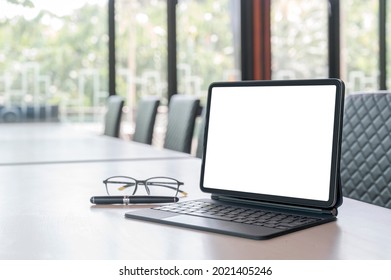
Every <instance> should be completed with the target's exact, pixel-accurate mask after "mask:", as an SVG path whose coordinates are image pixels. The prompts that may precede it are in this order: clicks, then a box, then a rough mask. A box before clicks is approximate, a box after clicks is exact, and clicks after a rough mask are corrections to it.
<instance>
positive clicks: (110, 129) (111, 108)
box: [103, 95, 124, 137]
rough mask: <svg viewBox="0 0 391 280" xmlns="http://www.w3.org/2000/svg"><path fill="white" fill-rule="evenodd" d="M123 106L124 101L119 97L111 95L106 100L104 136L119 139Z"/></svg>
mask: <svg viewBox="0 0 391 280" xmlns="http://www.w3.org/2000/svg"><path fill="white" fill-rule="evenodd" d="M123 106H124V100H123V98H122V97H120V96H117V95H111V96H109V98H108V99H107V112H106V115H105V128H104V132H103V134H104V135H107V136H112V137H119V135H120V127H121V118H122V108H123Z"/></svg>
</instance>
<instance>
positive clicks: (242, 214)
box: [153, 201, 319, 229]
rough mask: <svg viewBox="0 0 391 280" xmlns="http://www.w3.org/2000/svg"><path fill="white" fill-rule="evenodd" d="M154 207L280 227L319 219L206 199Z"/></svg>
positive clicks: (283, 227) (294, 225) (284, 227)
mask: <svg viewBox="0 0 391 280" xmlns="http://www.w3.org/2000/svg"><path fill="white" fill-rule="evenodd" d="M153 209H156V210H161V211H166V212H173V213H180V214H186V215H193V216H200V217H207V218H213V219H218V220H224V221H232V222H236V223H244V224H251V225H257V226H264V227H270V228H278V229H289V228H293V227H296V226H303V225H305V224H308V223H313V222H316V221H317V220H319V219H318V218H314V217H308V216H302V215H294V214H287V213H281V212H277V211H270V210H259V209H256V208H246V207H238V206H230V205H222V204H214V203H210V202H204V201H184V202H180V203H172V204H168V205H163V206H159V207H155V208H153Z"/></svg>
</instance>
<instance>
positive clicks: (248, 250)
mask: <svg viewBox="0 0 391 280" xmlns="http://www.w3.org/2000/svg"><path fill="white" fill-rule="evenodd" d="M200 164H201V161H200V160H199V159H195V158H183V159H165V160H163V159H160V160H141V161H114V162H104V161H100V162H78V163H64V164H60V163H58V164H39V165H37V164H34V165H19V166H12V165H10V166H0V181H1V184H0V193H1V200H0V201H1V203H0V259H145V260H147V259H170V260H173V259H187V260H188V259H390V258H391V234H390V233H391V211H390V210H389V209H385V208H381V207H378V206H373V205H370V204H366V203H362V202H358V201H354V200H351V199H344V204H343V205H342V206H341V207H340V210H339V215H338V219H337V221H336V222H331V223H328V224H324V225H320V226H316V227H313V228H309V229H306V230H302V231H298V232H294V233H291V234H288V235H284V236H281V237H277V238H274V239H271V240H264V241H256V240H249V239H244V238H239V237H231V236H225V235H221V234H215V233H208V232H203V231H198V230H191V229H186V228H179V227H174V226H167V225H161V224H154V223H150V222H143V221H136V220H129V219H125V218H124V214H125V213H126V212H127V211H130V210H132V209H137V208H140V207H143V206H93V205H91V204H90V202H89V198H90V197H91V196H93V195H104V194H105V193H104V185H103V183H102V180H103V179H105V178H106V177H109V176H112V175H129V176H134V177H136V178H139V179H145V178H148V177H151V176H156V175H166V176H171V177H174V178H177V179H179V180H182V181H183V182H184V183H185V185H184V187H183V188H184V189H185V190H187V191H188V192H189V197H188V199H196V198H200V197H209V196H208V195H207V194H203V193H201V191H200V190H199V186H198V184H199V173H200Z"/></svg>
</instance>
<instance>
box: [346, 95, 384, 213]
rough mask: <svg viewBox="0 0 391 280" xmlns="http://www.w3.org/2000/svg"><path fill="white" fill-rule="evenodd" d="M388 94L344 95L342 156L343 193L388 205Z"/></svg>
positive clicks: (377, 203) (350, 196)
mask: <svg viewBox="0 0 391 280" xmlns="http://www.w3.org/2000/svg"><path fill="white" fill-rule="evenodd" d="M390 163H391V93H389V92H377V93H363V94H352V95H349V96H347V97H346V100H345V113H344V125H343V136H342V155H341V183H342V190H343V195H344V196H346V197H349V198H353V199H357V200H360V201H364V202H368V203H371V204H375V205H379V206H383V207H387V208H391V164H390Z"/></svg>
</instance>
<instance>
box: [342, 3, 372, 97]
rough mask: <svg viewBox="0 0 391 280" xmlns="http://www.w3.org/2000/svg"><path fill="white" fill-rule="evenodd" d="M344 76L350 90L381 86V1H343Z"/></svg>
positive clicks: (369, 89)
mask: <svg viewBox="0 0 391 280" xmlns="http://www.w3.org/2000/svg"><path fill="white" fill-rule="evenodd" d="M340 5H341V78H342V79H343V80H344V81H345V85H346V92H347V93H348V94H349V93H352V92H357V91H373V90H377V89H378V88H379V82H378V80H379V1H377V0H372V1H357V0H344V1H340Z"/></svg>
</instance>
